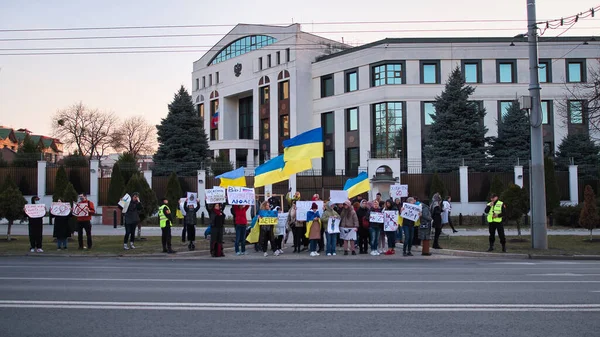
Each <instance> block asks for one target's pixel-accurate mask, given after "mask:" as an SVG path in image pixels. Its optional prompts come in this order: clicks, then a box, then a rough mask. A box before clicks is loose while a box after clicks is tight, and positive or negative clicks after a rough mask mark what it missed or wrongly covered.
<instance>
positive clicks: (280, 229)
mask: <svg viewBox="0 0 600 337" xmlns="http://www.w3.org/2000/svg"><path fill="white" fill-rule="evenodd" d="M287 219H288V213H279V214H278V215H277V226H275V235H285V225H286V224H287Z"/></svg>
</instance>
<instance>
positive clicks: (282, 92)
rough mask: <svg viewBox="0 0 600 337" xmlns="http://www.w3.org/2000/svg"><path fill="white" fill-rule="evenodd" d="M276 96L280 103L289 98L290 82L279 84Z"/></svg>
mask: <svg viewBox="0 0 600 337" xmlns="http://www.w3.org/2000/svg"><path fill="white" fill-rule="evenodd" d="M278 96H279V100H280V101H283V100H284V99H289V98H290V81H283V82H279V93H278Z"/></svg>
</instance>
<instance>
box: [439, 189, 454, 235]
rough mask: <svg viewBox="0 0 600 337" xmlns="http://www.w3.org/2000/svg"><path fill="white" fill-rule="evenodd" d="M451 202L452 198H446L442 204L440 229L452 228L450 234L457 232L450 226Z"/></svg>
mask: <svg viewBox="0 0 600 337" xmlns="http://www.w3.org/2000/svg"><path fill="white" fill-rule="evenodd" d="M451 202H452V197H451V196H447V197H446V200H444V202H443V203H442V228H444V226H445V225H450V228H452V233H458V231H457V230H456V229H455V228H454V226H453V225H452V219H451V216H452V215H451V214H452V204H451Z"/></svg>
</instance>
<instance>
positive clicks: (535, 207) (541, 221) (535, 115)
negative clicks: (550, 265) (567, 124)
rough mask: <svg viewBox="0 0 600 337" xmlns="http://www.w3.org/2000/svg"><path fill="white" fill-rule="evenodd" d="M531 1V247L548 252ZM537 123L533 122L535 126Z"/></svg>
mask: <svg viewBox="0 0 600 337" xmlns="http://www.w3.org/2000/svg"><path fill="white" fill-rule="evenodd" d="M526 2H527V39H528V42H529V93H530V95H531V114H530V124H531V171H530V172H529V176H530V179H531V196H530V198H531V206H532V207H531V244H532V247H533V248H536V249H548V233H547V230H546V187H545V179H544V143H543V134H542V123H538V121H541V120H542V116H541V110H542V106H541V102H540V83H539V78H538V76H539V75H538V50H537V26H536V14H535V0H526ZM531 121H533V123H531Z"/></svg>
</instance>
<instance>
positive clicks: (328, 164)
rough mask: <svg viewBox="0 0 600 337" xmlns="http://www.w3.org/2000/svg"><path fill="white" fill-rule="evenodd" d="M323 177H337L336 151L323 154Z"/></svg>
mask: <svg viewBox="0 0 600 337" xmlns="http://www.w3.org/2000/svg"><path fill="white" fill-rule="evenodd" d="M323 175H324V176H334V175H335V151H325V152H324V153H323Z"/></svg>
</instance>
